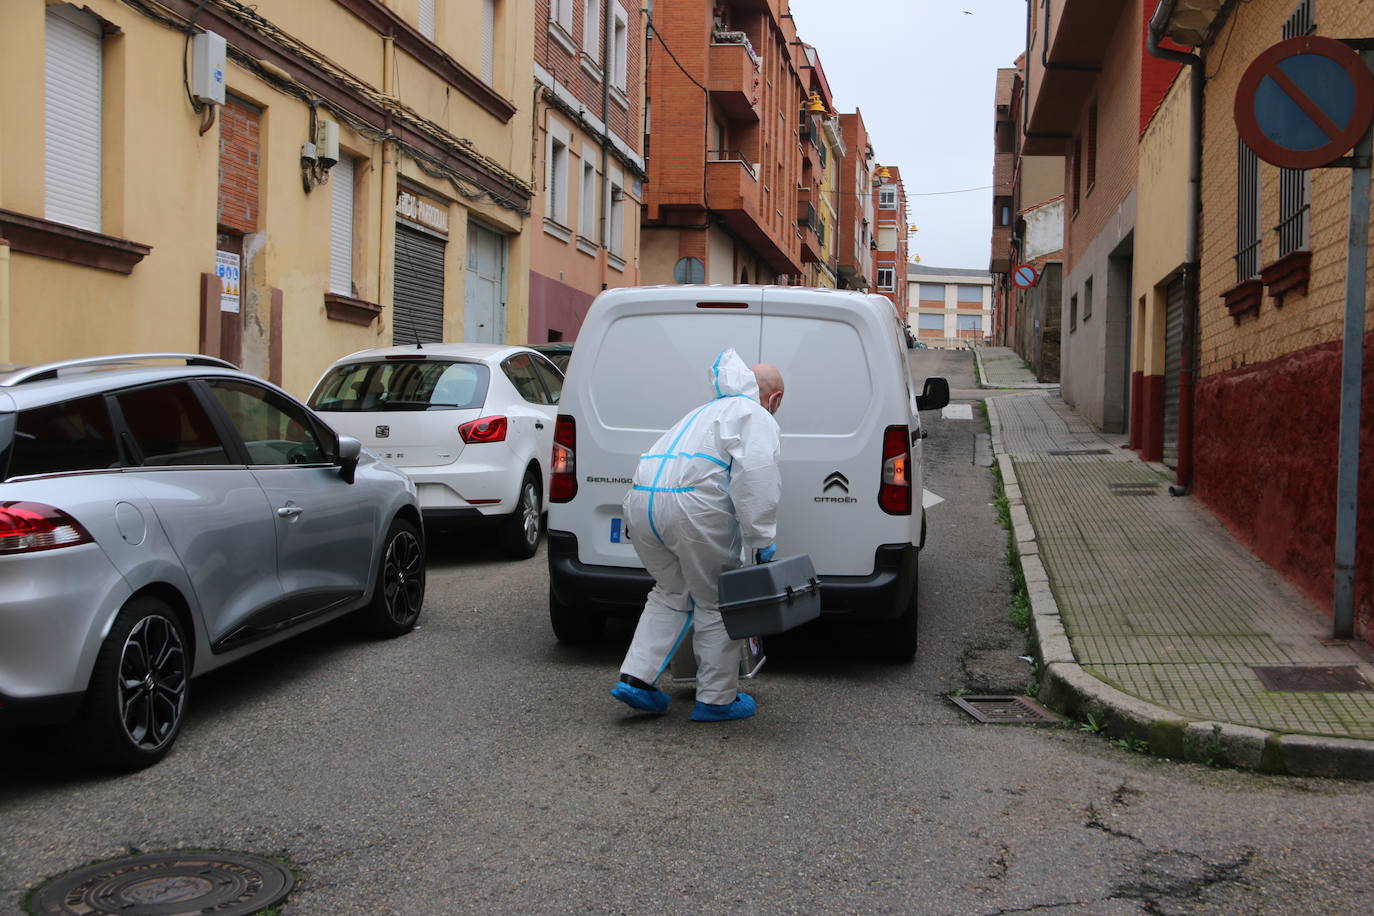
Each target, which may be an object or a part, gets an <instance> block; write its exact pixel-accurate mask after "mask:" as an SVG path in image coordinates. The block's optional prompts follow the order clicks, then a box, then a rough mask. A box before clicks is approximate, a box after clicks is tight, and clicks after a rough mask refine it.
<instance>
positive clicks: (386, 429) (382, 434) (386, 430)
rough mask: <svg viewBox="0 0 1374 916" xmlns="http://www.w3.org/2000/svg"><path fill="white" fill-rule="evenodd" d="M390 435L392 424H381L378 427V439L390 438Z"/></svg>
mask: <svg viewBox="0 0 1374 916" xmlns="http://www.w3.org/2000/svg"><path fill="white" fill-rule="evenodd" d="M390 435H391V427H390V426H379V427H377V438H378V439H386V438H388V437H389V436H390Z"/></svg>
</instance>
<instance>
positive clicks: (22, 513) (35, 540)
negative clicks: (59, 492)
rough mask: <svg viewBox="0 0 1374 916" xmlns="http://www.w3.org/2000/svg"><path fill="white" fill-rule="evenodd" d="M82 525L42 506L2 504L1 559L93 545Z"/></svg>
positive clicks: (46, 506)
mask: <svg viewBox="0 0 1374 916" xmlns="http://www.w3.org/2000/svg"><path fill="white" fill-rule="evenodd" d="M91 540H92V538H91V535H90V533H89V532H88V531H86V529H85V528H83V527H81V523H80V522H78V521H77V520H76V519H74V518H72V517H71V516H70V515H68V514H67V513H65V512H63V511H62V510H61V509H55V508H53V507H52V506H48V505H44V504H43V503H30V502H3V503H0V556H5V555H9V554H15V553H36V552H37V551H40V550H57V549H59V548H62V547H75V546H76V545H77V544H89V543H91Z"/></svg>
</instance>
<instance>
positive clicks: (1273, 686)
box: [1251, 665, 1370, 693]
mask: <svg viewBox="0 0 1374 916" xmlns="http://www.w3.org/2000/svg"><path fill="white" fill-rule="evenodd" d="M1251 670H1252V671H1254V672H1255V674H1256V676H1258V677H1259V679H1260V682H1261V683H1262V684H1264V686H1265V689H1267V690H1274V691H1294V692H1297V691H1310V692H1313V693H1352V692H1354V691H1356V690H1369V689H1370V687H1369V684H1368V683H1367V682H1366V681H1365V679H1364V678H1362V677H1360V672H1359V671H1357V670H1356V669H1355V667H1354V666H1353V665H1350V666H1343V667H1334V668H1328V667H1324V666H1320V665H1304V666H1296V665H1288V666H1285V667H1271V668H1252V669H1251Z"/></svg>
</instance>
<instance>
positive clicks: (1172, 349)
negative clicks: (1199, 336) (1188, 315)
mask: <svg viewBox="0 0 1374 916" xmlns="http://www.w3.org/2000/svg"><path fill="white" fill-rule="evenodd" d="M1186 291H1187V284H1186V283H1185V282H1184V279H1183V277H1177V278H1175V279H1174V281H1173V282H1172V283H1170V284H1169V287H1168V289H1167V290H1165V302H1164V463H1165V464H1166V465H1168V466H1169V467H1171V468H1172V467H1178V392H1179V385H1178V370H1179V362H1180V360H1181V359H1182V357H1183V310H1184V308H1185V307H1186V306H1187V299H1188V297H1187V295H1186Z"/></svg>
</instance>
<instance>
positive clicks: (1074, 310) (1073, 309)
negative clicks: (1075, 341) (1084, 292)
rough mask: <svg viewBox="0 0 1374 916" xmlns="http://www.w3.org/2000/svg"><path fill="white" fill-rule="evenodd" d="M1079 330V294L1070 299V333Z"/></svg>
mask: <svg viewBox="0 0 1374 916" xmlns="http://www.w3.org/2000/svg"><path fill="white" fill-rule="evenodd" d="M1076 330H1078V294H1077V293H1074V294H1073V295H1072V296H1070V297H1069V333H1070V334H1072V333H1073V332H1074V331H1076Z"/></svg>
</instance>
